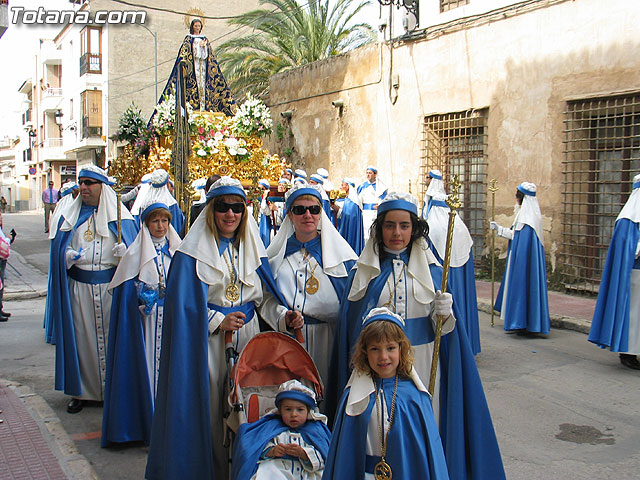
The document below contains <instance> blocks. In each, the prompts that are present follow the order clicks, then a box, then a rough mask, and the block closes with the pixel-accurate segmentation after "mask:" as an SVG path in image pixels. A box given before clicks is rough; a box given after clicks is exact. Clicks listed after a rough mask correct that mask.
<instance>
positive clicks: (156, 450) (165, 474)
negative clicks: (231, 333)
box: [145, 251, 286, 480]
mask: <svg viewBox="0 0 640 480" xmlns="http://www.w3.org/2000/svg"><path fill="white" fill-rule="evenodd" d="M257 272H258V274H259V276H260V278H261V280H262V281H263V283H264V284H265V286H266V287H267V289H268V290H269V291H270V292H271V293H272V294H273V295H274V296H275V297H276V298H277V299H278V301H279V302H280V303H281V304H283V305H286V303H284V299H283V298H282V296H281V295H280V293H279V291H278V289H277V287H276V285H275V281H274V280H273V275H272V274H271V269H270V268H269V262H268V261H267V259H266V258H263V259H262V266H261V267H259V268H258V270H257ZM208 294H209V285H207V284H206V283H204V282H203V281H201V280H200V279H199V278H198V276H197V275H196V259H195V258H193V257H191V256H189V255H187V254H185V253H183V252H180V251H178V252H176V254H175V255H174V257H173V260H172V261H171V266H170V267H169V273H168V275H167V296H166V297H165V304H164V318H163V325H162V349H161V353H160V373H159V379H158V391H157V394H156V405H155V406H156V408H155V413H154V417H153V424H152V427H151V443H150V447H149V456H148V459H147V468H146V473H145V478H148V479H159V478H162V479H176V478H180V479H181V480H188V479H194V480H199V479H212V478H214V467H213V446H212V438H211V428H210V425H211V421H210V412H209V398H210V394H209V366H208V341H209V329H208V327H209V319H208V308H207V299H208ZM234 310H237V309H234ZM256 320H257V319H256ZM220 334H222V333H219V335H220ZM217 368H226V365H219V366H217ZM216 441H220V442H222V441H223V439H216Z"/></svg>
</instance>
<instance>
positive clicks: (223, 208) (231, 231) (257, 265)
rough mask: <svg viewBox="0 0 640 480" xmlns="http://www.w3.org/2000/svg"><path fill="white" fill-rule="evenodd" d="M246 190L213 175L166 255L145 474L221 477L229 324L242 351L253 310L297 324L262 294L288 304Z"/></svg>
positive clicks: (254, 329) (254, 321)
mask: <svg viewBox="0 0 640 480" xmlns="http://www.w3.org/2000/svg"><path fill="white" fill-rule="evenodd" d="M246 198H247V197H246V193H245V191H244V189H243V188H242V185H241V184H240V182H239V181H238V180H235V179H233V178H231V177H222V178H220V180H218V181H216V182H215V183H214V184H213V185H212V186H211V188H210V190H209V192H207V201H208V203H207V206H206V207H205V210H204V211H203V213H201V214H200V215H199V216H198V218H197V219H196V221H195V222H194V223H193V226H192V227H191V229H190V230H189V233H188V234H187V235H186V236H185V238H184V240H183V242H182V244H181V245H180V247H179V249H178V251H177V252H176V254H175V255H174V257H173V260H172V262H171V268H170V270H169V275H168V278H167V295H166V298H165V304H164V320H163V331H162V350H161V354H160V378H159V381H158V391H157V394H156V404H155V407H156V408H155V413H154V417H153V425H152V429H151V444H150V448H149V457H148V460H147V469H146V478H149V479H165V478H166V479H174V478H181V479H185V480H186V479H203V478H206V479H211V478H214V477H217V478H222V479H224V478H227V474H228V451H227V448H225V446H224V444H225V440H226V439H225V428H224V420H223V415H224V411H225V408H224V405H225V404H226V398H225V397H226V396H225V391H224V390H225V378H226V373H227V372H226V370H227V363H226V358H225V334H226V333H227V332H231V334H232V338H231V344H232V346H233V348H234V349H235V350H236V351H237V352H239V351H241V350H242V349H243V348H244V346H245V345H246V344H247V342H248V341H249V340H250V339H251V338H252V337H253V336H254V335H256V334H257V333H258V332H259V331H260V326H259V322H258V318H257V314H256V310H259V311H260V314H261V316H262V317H263V318H264V319H265V321H266V322H267V323H268V324H269V325H270V326H271V327H272V328H273V329H274V330H278V325H281V324H284V325H286V326H287V327H288V328H297V327H301V326H302V324H303V321H302V316H301V315H300V313H298V312H293V311H286V310H285V311H281V312H278V311H277V309H276V308H275V307H277V302H271V303H269V302H265V300H266V299H267V298H268V297H269V296H271V295H273V296H275V297H276V298H277V299H278V302H280V304H281V305H285V303H284V299H283V298H282V297H281V295H280V293H279V291H278V289H277V287H276V285H275V282H274V280H273V277H272V275H271V270H270V268H269V264H268V262H267V258H266V251H265V249H264V245H263V244H262V241H261V240H260V237H259V234H258V227H257V225H256V223H255V221H254V220H253V218H251V216H250V215H248V213H247V208H246ZM271 305H275V306H274V307H273V308H272V307H270V306H271Z"/></svg>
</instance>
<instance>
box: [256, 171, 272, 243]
mask: <svg viewBox="0 0 640 480" xmlns="http://www.w3.org/2000/svg"><path fill="white" fill-rule="evenodd" d="M258 187H260V188H262V195H261V197H260V220H259V222H258V230H259V231H260V238H261V239H262V243H263V244H264V247H265V248H267V247H268V246H269V243H271V237H273V235H274V233H273V221H272V219H271V208H270V207H269V202H268V200H267V199H268V198H269V190H270V188H271V184H270V183H269V180H267V179H266V178H261V179H260V180H258Z"/></svg>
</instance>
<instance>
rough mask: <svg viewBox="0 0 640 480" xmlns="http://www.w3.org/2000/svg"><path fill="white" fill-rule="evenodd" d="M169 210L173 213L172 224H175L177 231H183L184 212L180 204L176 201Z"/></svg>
mask: <svg viewBox="0 0 640 480" xmlns="http://www.w3.org/2000/svg"><path fill="white" fill-rule="evenodd" d="M169 212H170V213H171V225H173V228H174V229H175V231H176V232H182V229H183V228H184V213H182V210H180V206H179V205H178V204H177V203H174V204H173V205H171V206H170V207H169Z"/></svg>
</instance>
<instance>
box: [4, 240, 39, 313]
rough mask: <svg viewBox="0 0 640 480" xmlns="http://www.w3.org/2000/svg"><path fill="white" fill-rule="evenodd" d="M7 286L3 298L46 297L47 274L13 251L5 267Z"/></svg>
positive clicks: (7, 299) (8, 299) (5, 299)
mask: <svg viewBox="0 0 640 480" xmlns="http://www.w3.org/2000/svg"><path fill="white" fill-rule="evenodd" d="M4 273H5V282H4V283H5V288H4V297H3V300H4V301H5V302H6V301H12V300H28V299H30V298H38V297H46V295H47V276H46V275H43V274H42V273H41V272H40V271H39V270H38V269H37V268H35V267H32V266H31V265H29V264H28V263H27V261H26V260H25V259H24V257H23V256H22V255H20V254H19V253H18V252H16V251H15V250H12V251H11V255H9V260H8V261H7V267H6V268H5V272H4Z"/></svg>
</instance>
